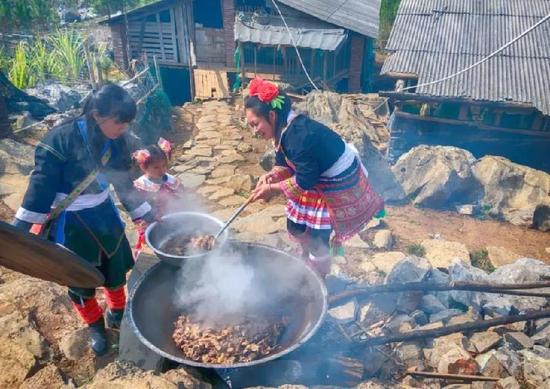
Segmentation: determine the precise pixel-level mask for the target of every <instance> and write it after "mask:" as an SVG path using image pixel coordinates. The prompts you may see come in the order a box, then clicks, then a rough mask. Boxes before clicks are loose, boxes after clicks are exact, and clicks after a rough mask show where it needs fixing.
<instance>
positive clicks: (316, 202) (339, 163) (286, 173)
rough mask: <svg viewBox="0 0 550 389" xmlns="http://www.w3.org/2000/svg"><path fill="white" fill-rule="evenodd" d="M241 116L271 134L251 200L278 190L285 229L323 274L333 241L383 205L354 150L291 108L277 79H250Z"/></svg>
mask: <svg viewBox="0 0 550 389" xmlns="http://www.w3.org/2000/svg"><path fill="white" fill-rule="evenodd" d="M245 109H246V119H247V121H248V124H249V126H250V127H252V129H253V130H254V132H255V133H256V134H259V135H261V136H262V137H264V138H265V139H272V140H273V143H274V145H275V148H276V166H275V167H274V168H273V169H272V170H271V171H270V172H269V173H267V174H265V175H263V176H262V177H261V178H260V180H259V182H258V185H257V186H256V189H255V191H254V193H253V200H258V199H266V198H269V197H270V196H272V195H274V194H276V193H283V194H284V195H285V196H286V197H287V199H288V202H287V206H286V215H287V229H288V232H289V233H290V235H291V237H292V238H293V239H294V240H297V241H298V242H299V243H300V244H301V246H302V249H303V256H304V257H305V258H306V260H307V261H308V263H309V264H310V265H311V266H312V267H313V268H314V269H316V270H317V271H318V272H319V273H320V274H321V275H322V276H323V277H324V276H326V275H327V274H328V272H329V271H330V265H331V259H330V258H331V256H330V243H331V233H332V232H333V231H334V238H333V240H332V243H333V245H338V244H339V243H340V242H342V241H344V240H346V239H348V238H351V237H352V236H353V235H355V234H356V233H358V232H359V231H360V230H361V229H362V228H363V227H364V226H365V224H366V223H368V221H369V220H370V219H371V218H372V217H373V216H375V215H377V214H378V213H379V212H381V211H382V210H383V206H384V204H383V200H382V198H381V197H380V196H378V195H377V194H376V193H375V192H374V191H373V189H372V188H371V186H370V185H369V182H368V180H367V174H366V169H365V168H364V166H363V165H362V163H361V160H360V159H359V157H358V153H357V150H356V149H355V148H354V147H353V146H352V145H349V144H346V143H345V142H344V141H343V140H342V138H341V137H340V136H339V135H338V134H336V133H335V132H334V131H332V130H331V129H329V128H328V127H326V126H324V125H322V124H321V123H318V122H316V121H314V120H312V119H310V118H308V117H306V116H304V115H298V114H297V113H295V112H294V111H293V110H292V109H291V101H290V98H289V97H288V96H287V95H286V94H285V93H284V92H282V91H281V90H279V88H278V87H277V85H275V84H273V83H271V82H267V81H264V80H261V79H255V80H253V81H252V82H251V83H250V85H249V96H248V97H247V99H246V101H245Z"/></svg>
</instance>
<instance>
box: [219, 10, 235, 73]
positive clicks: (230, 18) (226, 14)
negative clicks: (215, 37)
mask: <svg viewBox="0 0 550 389" xmlns="http://www.w3.org/2000/svg"><path fill="white" fill-rule="evenodd" d="M222 7H223V30H224V36H225V57H226V65H227V66H228V67H233V66H235V61H234V57H233V54H234V52H235V33H234V26H235V5H234V0H222Z"/></svg>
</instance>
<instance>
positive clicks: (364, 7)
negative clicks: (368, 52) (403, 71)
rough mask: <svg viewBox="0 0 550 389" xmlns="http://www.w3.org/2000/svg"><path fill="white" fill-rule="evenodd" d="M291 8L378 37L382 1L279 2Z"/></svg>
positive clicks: (289, 0)
mask: <svg viewBox="0 0 550 389" xmlns="http://www.w3.org/2000/svg"><path fill="white" fill-rule="evenodd" d="M278 1H279V2H280V3H283V4H285V5H287V6H289V7H292V8H294V9H297V10H298V11H302V12H304V13H307V14H309V15H312V16H315V17H316V18H319V19H321V20H323V21H325V22H328V23H332V24H335V25H337V26H340V27H344V28H347V29H348V30H351V31H355V32H358V33H360V34H363V35H366V36H370V37H372V38H377V37H378V26H379V18H378V15H379V12H380V0H278Z"/></svg>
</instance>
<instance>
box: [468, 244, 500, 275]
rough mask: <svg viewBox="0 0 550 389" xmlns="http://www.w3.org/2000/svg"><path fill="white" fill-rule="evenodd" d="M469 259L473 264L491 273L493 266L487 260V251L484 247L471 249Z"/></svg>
mask: <svg viewBox="0 0 550 389" xmlns="http://www.w3.org/2000/svg"><path fill="white" fill-rule="evenodd" d="M470 260H471V261H472V265H473V266H475V267H478V268H480V269H483V270H485V271H486V272H489V273H491V272H493V271H494V270H495V267H494V266H493V264H492V263H491V261H490V260H489V252H488V251H487V250H486V249H481V250H476V251H472V252H471V253H470Z"/></svg>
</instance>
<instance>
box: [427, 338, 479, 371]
mask: <svg viewBox="0 0 550 389" xmlns="http://www.w3.org/2000/svg"><path fill="white" fill-rule="evenodd" d="M456 339H457V336H455V335H449V336H444V337H441V338H437V339H435V340H434V347H433V351H432V353H431V356H430V365H431V366H432V367H434V368H435V369H436V370H437V371H438V372H439V373H453V374H471V375H473V374H476V373H477V372H478V369H479V367H478V365H477V363H476V362H475V360H474V359H473V358H472V356H471V355H470V353H468V352H467V351H466V350H465V349H464V347H463V346H462V345H460V344H459V342H457V340H456Z"/></svg>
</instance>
